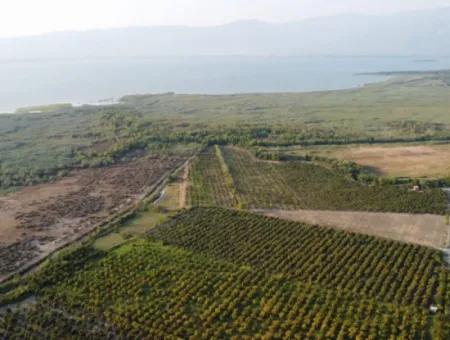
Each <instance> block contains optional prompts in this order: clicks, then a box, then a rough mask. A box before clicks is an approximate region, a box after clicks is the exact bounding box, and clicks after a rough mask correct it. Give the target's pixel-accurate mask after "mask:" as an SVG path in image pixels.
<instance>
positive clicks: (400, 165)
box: [282, 144, 450, 178]
mask: <svg viewBox="0 0 450 340" xmlns="http://www.w3.org/2000/svg"><path fill="white" fill-rule="evenodd" d="M282 150H283V153H286V154H287V155H305V154H309V155H312V156H325V157H330V158H337V159H342V160H350V161H354V162H356V163H358V164H360V165H364V166H366V167H368V168H369V169H370V170H372V171H373V172H375V173H376V174H379V175H383V176H395V177H413V178H417V177H426V178H448V177H450V144H422V145H420V144H410V145H407V144H405V145H395V144H381V145H372V146H368V145H348V146H315V147H306V148H305V147H303V148H302V147H288V148H284V149H282Z"/></svg>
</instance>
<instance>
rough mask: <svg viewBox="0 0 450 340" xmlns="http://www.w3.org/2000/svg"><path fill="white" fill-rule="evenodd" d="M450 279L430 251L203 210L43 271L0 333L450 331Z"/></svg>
mask: <svg viewBox="0 0 450 340" xmlns="http://www.w3.org/2000/svg"><path fill="white" fill-rule="evenodd" d="M155 239H156V240H155ZM158 240H163V241H164V243H161V242H159V241H158ZM330 245H333V247H330ZM330 249H332V250H330ZM341 252H345V254H346V255H345V256H342V254H341ZM300 254H302V258H301V259H300V263H297V262H299V261H298V259H299V256H300ZM246 255H247V258H246ZM399 266H401V267H402V268H398V267H399ZM308 268H309V269H308ZM330 268H332V269H331V270H330ZM403 268H404V269H403ZM397 269H398V271H397ZM303 270H307V271H308V273H309V274H310V275H311V277H312V278H313V279H312V280H309V279H307V278H305V277H303V276H302V271H303ZM396 271H397V272H396ZM319 278H321V279H319ZM448 279H449V278H448V272H447V269H445V268H444V266H443V265H442V263H441V260H440V257H439V254H438V253H436V252H435V251H433V250H431V249H427V248H421V247H415V246H409V245H403V244H400V243H395V242H387V241H382V240H378V239H375V238H372V237H368V236H358V235H354V234H349V233H345V232H337V231H334V230H328V229H322V228H317V227H311V226H307V225H302V224H298V223H293V222H285V221H281V220H277V219H272V218H267V217H262V216H257V215H252V214H249V213H242V212H233V211H229V210H223V209H218V208H196V209H193V210H190V211H188V212H187V213H185V214H182V215H179V216H178V217H177V218H176V219H175V220H173V221H172V222H168V223H166V224H165V225H162V226H160V227H158V228H157V229H156V230H154V231H153V232H152V233H151V238H150V239H140V240H135V241H132V242H131V243H128V244H124V245H122V246H120V247H119V248H115V249H114V250H112V251H109V252H107V253H105V252H100V251H96V250H94V249H92V248H90V247H89V246H86V247H83V248H80V249H78V250H76V251H75V252H74V253H72V254H67V255H65V256H63V257H62V258H61V259H60V260H59V261H55V262H53V263H51V264H49V265H48V266H47V267H46V268H43V269H42V270H41V271H40V272H37V273H35V274H34V275H33V276H32V277H30V278H29V280H28V281H27V282H26V283H27V286H26V288H25V289H28V294H33V295H34V297H35V299H36V300H35V301H34V302H32V303H29V304H28V305H26V306H22V307H19V308H16V309H14V310H10V311H7V310H6V309H5V308H4V307H3V309H0V336H3V337H6V338H9V339H18V338H27V339H38V338H40V336H42V335H43V334H45V335H46V336H47V337H50V338H61V337H65V336H66V337H67V336H68V335H70V337H72V338H111V339H116V338H117V339H121V338H139V339H154V338H195V339H212V338H221V339H224V338H232V337H238V338H255V339H270V338H280V339H292V338H294V339H295V338H296V339H305V338H330V339H357V338H362V339H388V338H408V339H428V338H431V337H432V336H433V338H435V339H446V337H447V335H448V333H446V332H448V327H449V319H448V298H449V291H448ZM332 281H335V283H336V284H334V283H332ZM348 281H350V282H348ZM351 284H355V286H354V287H355V288H353V287H352V286H349V285H351ZM20 289H21V287H18V288H17V289H16V290H20ZM397 291H398V292H399V293H397ZM1 297H2V295H0V298H1ZM430 304H436V305H437V306H438V312H437V313H436V314H433V313H431V312H430V311H429V305H430ZM0 308H1V307H0ZM43 310H45V311H46V312H45V313H42V311H43Z"/></svg>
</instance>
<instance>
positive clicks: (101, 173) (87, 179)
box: [0, 156, 185, 280]
mask: <svg viewBox="0 0 450 340" xmlns="http://www.w3.org/2000/svg"><path fill="white" fill-rule="evenodd" d="M184 160H185V158H183V157H167V158H160V157H151V156H150V157H142V158H140V159H138V160H136V161H132V162H128V163H123V164H118V165H114V166H111V167H107V168H98V169H85V170H78V171H74V172H73V173H72V175H70V176H69V177H67V178H64V179H62V180H59V181H56V182H55V183H48V184H42V185H39V186H35V187H28V188H25V189H23V190H21V191H19V192H16V193H13V194H10V195H7V196H4V197H1V198H0V216H1V217H3V218H2V220H1V222H0V227H1V228H0V236H1V237H2V238H1V239H0V280H2V279H4V278H5V277H6V276H8V275H9V274H11V273H14V272H15V271H17V270H19V269H20V268H22V267H24V266H26V265H28V264H30V263H33V262H34V261H37V260H39V259H41V258H43V257H45V256H46V255H48V254H49V253H51V252H52V251H53V250H55V249H58V248H60V247H61V246H63V245H65V244H68V243H70V242H72V241H73V240H75V239H76V238H78V237H80V236H81V235H84V234H85V233H87V232H90V231H91V230H93V229H94V228H95V226H96V225H98V224H99V223H100V222H102V221H105V220H107V219H109V218H111V217H112V216H114V215H115V214H118V213H120V212H121V211H123V210H125V209H127V208H128V207H131V206H132V205H134V204H135V203H136V202H137V201H138V200H140V199H141V198H143V196H145V195H146V194H147V193H148V192H149V191H151V190H152V188H153V187H154V185H155V184H156V183H157V182H158V181H159V180H161V178H163V177H164V176H165V175H167V174H168V172H170V171H171V170H173V169H175V168H176V167H177V166H180V165H181V164H182V162H183V161H184Z"/></svg>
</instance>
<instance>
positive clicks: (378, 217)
mask: <svg viewBox="0 0 450 340" xmlns="http://www.w3.org/2000/svg"><path fill="white" fill-rule="evenodd" d="M254 212H257V213H260V214H264V215H267V216H271V217H277V218H282V219H286V220H291V221H297V222H304V223H309V224H314V225H321V226H326V227H335V228H338V229H342V230H347V231H351V232H356V233H361V234H367V235H372V236H377V237H382V238H386V239H390V240H395V241H401V242H407V243H414V244H419V245H423V246H428V247H433V248H445V247H448V245H449V244H448V243H449V231H450V227H449V226H448V225H446V222H445V217H444V216H439V215H411V214H394V213H368V212H341V211H318V210H255V211H254Z"/></svg>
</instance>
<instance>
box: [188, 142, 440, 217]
mask: <svg viewBox="0 0 450 340" xmlns="http://www.w3.org/2000/svg"><path fill="white" fill-rule="evenodd" d="M212 150H213V149H212V148H210V149H207V150H206V151H205V153H203V154H201V155H200V157H199V159H198V161H197V163H196V164H195V165H194V167H193V169H194V173H195V176H193V177H192V178H191V180H192V182H193V186H194V187H195V188H200V190H203V191H204V192H207V193H208V194H207V195H204V196H201V198H200V197H199V196H198V194H197V192H198V191H199V189H196V190H192V193H191V205H192V206H195V205H200V206H202V205H210V206H211V205H219V206H230V204H223V200H222V198H223V197H232V196H234V197H239V203H240V204H241V205H242V206H243V207H247V208H254V209H257V208H268V209H275V208H280V209H314V210H347V211H354V210H355V211H374V212H401V213H433V214H444V213H445V211H446V209H447V198H446V195H445V194H444V193H443V192H442V191H440V190H429V191H426V192H421V193H417V192H411V191H408V190H406V189H400V188H396V187H393V186H365V185H362V184H361V183H358V182H356V181H353V180H351V179H350V178H347V177H345V176H343V175H341V174H340V173H338V172H336V171H333V170H331V169H327V168H325V167H322V166H319V165H315V164H311V163H306V162H266V161H260V160H257V159H255V158H253V157H252V155H251V154H250V153H249V152H247V151H246V150H243V149H238V148H234V147H224V148H221V150H222V153H223V156H224V160H225V162H226V164H227V167H228V169H229V172H230V174H231V177H232V179H233V182H232V184H233V185H234V186H235V188H234V192H235V193H236V194H235V195H233V193H232V192H230V189H229V187H230V186H229V185H228V186H227V185H226V184H225V183H222V185H221V186H220V190H215V191H212V190H211V189H210V188H211V187H212V185H213V184H212V183H211V184H208V185H207V184H206V183H207V181H208V180H210V181H212V182H214V183H215V185H219V183H221V182H220V181H219V180H218V179H217V178H216V177H217V176H218V174H217V173H216V175H214V176H210V173H211V170H210V169H212V168H214V169H217V171H219V169H220V164H219V161H218V160H217V158H215V157H213V156H211V155H212V153H213V151H212ZM212 163H215V164H212Z"/></svg>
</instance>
